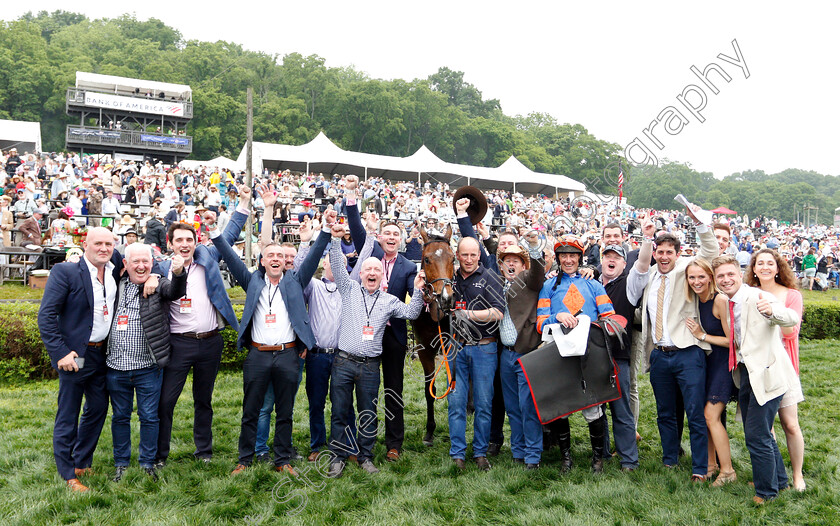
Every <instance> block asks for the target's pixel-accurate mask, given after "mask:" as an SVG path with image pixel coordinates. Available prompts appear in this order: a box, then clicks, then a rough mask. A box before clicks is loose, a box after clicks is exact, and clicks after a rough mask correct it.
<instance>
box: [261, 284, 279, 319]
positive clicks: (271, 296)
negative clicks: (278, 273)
mask: <svg viewBox="0 0 840 526" xmlns="http://www.w3.org/2000/svg"><path fill="white" fill-rule="evenodd" d="M279 290H280V284H279V283H278V284H277V286H276V287H274V294H272V293H271V283H269V284H268V314H266V315H265V325H266V327H268V328H269V329H274V328H276V327H277V315H276V314H272V313H271V304H272V303H274V297H275V296H277V291H279Z"/></svg>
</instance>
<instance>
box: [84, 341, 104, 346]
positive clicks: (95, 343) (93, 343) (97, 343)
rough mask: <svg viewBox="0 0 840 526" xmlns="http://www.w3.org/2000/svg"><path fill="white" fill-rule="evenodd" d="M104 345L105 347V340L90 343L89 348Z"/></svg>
mask: <svg viewBox="0 0 840 526" xmlns="http://www.w3.org/2000/svg"><path fill="white" fill-rule="evenodd" d="M103 345H105V340H102V341H101V342H88V347H102V346H103Z"/></svg>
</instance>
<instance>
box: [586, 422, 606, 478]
mask: <svg viewBox="0 0 840 526" xmlns="http://www.w3.org/2000/svg"><path fill="white" fill-rule="evenodd" d="M589 441H590V442H591V443H592V471H593V472H594V473H601V472H602V471H604V421H603V420H602V419H600V418H599V419H597V420H595V421H594V422H590V423H589Z"/></svg>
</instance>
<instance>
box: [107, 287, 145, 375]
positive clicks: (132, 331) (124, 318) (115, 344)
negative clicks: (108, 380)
mask: <svg viewBox="0 0 840 526" xmlns="http://www.w3.org/2000/svg"><path fill="white" fill-rule="evenodd" d="M140 287H141V286H140V285H136V284H134V283H132V282H131V281H130V280H125V286H124V288H123V290H121V291H120V298H119V302H118V303H117V308H116V312H115V313H114V318H113V322H112V324H111V337H110V338H109V339H108V355H107V357H106V358H105V363H106V364H107V365H108V367H110V368H111V369H116V370H117V371H136V370H137V369H146V368H148V367H154V366H155V360H154V358H152V353H151V351H150V350H149V344H148V342H147V341H146V333H145V332H143V326H142V324H141V323H140V294H141V292H142V291H141V290H140ZM121 322H122V323H121ZM123 327H124V328H123Z"/></svg>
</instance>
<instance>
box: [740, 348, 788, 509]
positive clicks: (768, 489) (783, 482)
mask: <svg viewBox="0 0 840 526" xmlns="http://www.w3.org/2000/svg"><path fill="white" fill-rule="evenodd" d="M738 367H739V368H740V373H741V389H740V390H739V391H738V402H739V403H740V404H741V417H742V418H743V421H744V441H745V442H746V443H747V450H748V451H749V452H750V463H751V464H752V472H753V483H754V484H755V494H756V495H758V496H759V497H761V498H763V499H772V498H773V497H775V496H776V495H778V494H779V490H783V489H785V488H786V487H787V485H788V478H787V473H785V464H784V461H783V460H782V454H781V453H780V452H779V445H778V444H777V443H776V439H775V438H774V437H773V433H772V431H773V421H774V420H775V419H776V413H778V412H779V404H780V403H781V401H782V397H781V396H778V397H776V398H774V399H772V400H768V401H767V402H766V403H765V404H764V405H758V402H757V401H756V399H755V394H754V393H753V390H752V385H750V375H749V374H748V373H747V368H746V367H744V365H743V364H741V365H739V366H738Z"/></svg>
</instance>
